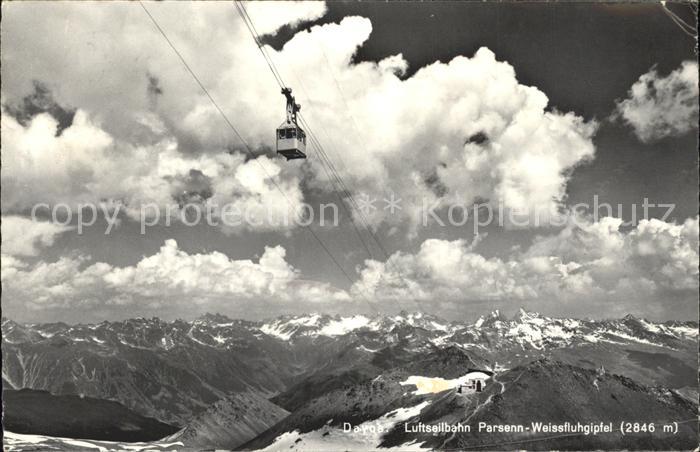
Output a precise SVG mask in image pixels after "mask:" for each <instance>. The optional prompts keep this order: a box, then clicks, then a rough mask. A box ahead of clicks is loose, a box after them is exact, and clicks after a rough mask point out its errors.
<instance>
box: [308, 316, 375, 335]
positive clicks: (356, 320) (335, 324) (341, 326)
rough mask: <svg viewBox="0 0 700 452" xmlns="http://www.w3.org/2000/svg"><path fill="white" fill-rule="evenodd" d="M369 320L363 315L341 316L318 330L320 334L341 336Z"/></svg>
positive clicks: (362, 325) (365, 324) (360, 326)
mask: <svg viewBox="0 0 700 452" xmlns="http://www.w3.org/2000/svg"><path fill="white" fill-rule="evenodd" d="M369 322H370V320H369V319H368V318H367V317H365V316H363V315H356V316H354V317H343V318H341V319H339V320H331V321H330V322H329V323H328V324H327V325H326V326H324V327H323V328H321V330H320V331H319V332H318V334H319V335H321V336H342V335H344V334H348V333H349V332H351V331H354V330H357V329H360V328H362V327H365V326H367V325H368V324H369Z"/></svg>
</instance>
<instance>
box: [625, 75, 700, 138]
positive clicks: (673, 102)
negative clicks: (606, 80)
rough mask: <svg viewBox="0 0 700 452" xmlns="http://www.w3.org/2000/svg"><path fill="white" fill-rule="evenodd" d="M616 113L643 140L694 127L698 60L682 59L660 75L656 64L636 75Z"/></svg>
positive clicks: (680, 133)
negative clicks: (681, 61) (675, 67)
mask: <svg viewBox="0 0 700 452" xmlns="http://www.w3.org/2000/svg"><path fill="white" fill-rule="evenodd" d="M615 116H616V117H619V118H622V119H623V120H624V121H625V122H626V123H627V124H629V125H630V126H632V128H633V129H634V133H635V135H637V137H638V138H639V139H640V140H641V141H642V142H645V143H649V142H652V141H656V140H659V139H661V138H664V137H668V136H678V135H683V134H685V133H688V132H689V131H691V130H694V129H695V127H696V126H697V124H698V63H697V62H695V61H684V62H683V64H681V66H680V67H679V68H678V69H676V70H674V71H673V72H671V73H670V74H668V75H667V76H665V77H663V76H661V75H659V73H658V72H657V70H656V69H655V68H652V69H651V70H649V72H647V73H645V74H643V75H642V76H641V77H639V80H637V81H636V82H635V83H634V85H632V88H630V90H629V93H628V96H627V98H626V99H624V100H622V101H619V102H618V103H617V108H616V112H615Z"/></svg>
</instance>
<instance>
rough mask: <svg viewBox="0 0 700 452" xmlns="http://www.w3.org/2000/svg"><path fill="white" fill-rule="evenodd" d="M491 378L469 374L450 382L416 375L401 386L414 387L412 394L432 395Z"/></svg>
mask: <svg viewBox="0 0 700 452" xmlns="http://www.w3.org/2000/svg"><path fill="white" fill-rule="evenodd" d="M489 378H491V377H490V376H489V375H487V374H485V373H483V372H469V373H468V374H466V375H462V376H461V377H459V378H454V379H452V380H445V379H444V378H440V377H421V376H418V375H411V376H410V377H408V378H407V379H406V380H404V381H402V382H401V383H399V384H401V385H414V386H416V388H417V389H416V390H415V391H413V394H416V395H421V394H434V393H438V392H442V391H447V390H448V389H454V388H456V387H457V386H461V385H466V384H467V382H468V381H469V380H476V379H478V380H488V379H489Z"/></svg>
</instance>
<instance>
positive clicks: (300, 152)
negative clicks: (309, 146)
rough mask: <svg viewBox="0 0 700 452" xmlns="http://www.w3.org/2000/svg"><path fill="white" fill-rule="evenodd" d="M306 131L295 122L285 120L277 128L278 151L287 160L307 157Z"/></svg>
mask: <svg viewBox="0 0 700 452" xmlns="http://www.w3.org/2000/svg"><path fill="white" fill-rule="evenodd" d="M305 152H306V133H305V132H304V130H302V128H301V127H299V126H297V125H296V124H293V123H288V122H286V121H285V122H284V123H283V124H282V125H281V126H279V127H278V128H277V153H278V154H281V155H283V156H284V158H286V159H287V160H293V159H305V158H306V154H305Z"/></svg>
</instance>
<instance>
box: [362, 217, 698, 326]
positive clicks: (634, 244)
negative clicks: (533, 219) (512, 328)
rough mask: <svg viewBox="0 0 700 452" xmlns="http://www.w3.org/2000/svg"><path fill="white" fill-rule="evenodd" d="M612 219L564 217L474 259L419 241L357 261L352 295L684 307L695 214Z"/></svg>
mask: <svg viewBox="0 0 700 452" xmlns="http://www.w3.org/2000/svg"><path fill="white" fill-rule="evenodd" d="M621 223H622V222H621V220H618V219H614V218H603V219H602V220H600V221H599V222H597V223H591V222H581V221H578V222H571V223H570V224H569V225H568V226H566V227H565V228H564V229H562V230H561V231H560V232H559V233H558V234H555V235H551V236H547V237H538V238H536V239H535V240H534V242H533V244H532V245H531V246H530V247H529V248H528V249H527V250H526V251H525V252H516V253H514V254H513V255H511V256H509V257H508V258H507V259H503V258H499V257H491V258H487V257H484V256H482V255H480V254H479V253H477V252H475V251H474V250H473V247H472V246H468V245H467V244H466V243H465V241H463V240H455V241H447V240H438V239H429V240H426V241H425V242H423V244H422V245H421V247H420V249H419V251H418V252H417V253H415V254H405V253H395V254H393V255H392V256H390V258H389V261H388V262H378V261H374V260H370V261H367V262H366V265H365V267H364V268H363V269H362V271H361V279H360V281H358V282H357V283H356V284H355V285H354V286H353V291H354V293H359V292H364V293H365V294H369V295H370V296H372V297H375V298H376V299H378V300H384V301H387V300H414V299H415V300H418V301H426V302H431V303H438V304H442V305H443V306H446V305H447V306H453V307H454V306H456V307H457V309H460V305H461V309H468V308H469V305H470V304H479V303H482V302H490V303H496V304H498V303H502V305H503V306H506V307H508V306H510V307H513V305H517V304H520V303H526V304H527V305H528V306H531V307H534V308H543V309H544V310H545V311H547V312H557V311H559V312H569V313H571V312H572V311H580V312H581V313H585V314H586V315H590V313H591V312H596V311H598V310H601V309H602V310H603V311H602V312H606V313H610V314H621V313H625V312H629V311H635V312H641V313H645V314H646V315H649V314H659V313H661V312H663V311H664V309H666V308H667V304H668V303H675V302H678V300H680V302H681V303H684V306H685V308H686V309H687V308H689V307H691V308H692V307H694V306H695V301H696V299H697V289H698V219H697V218H695V219H688V220H686V221H685V223H683V224H681V225H677V224H673V223H665V222H662V221H660V220H656V219H652V220H643V221H641V222H640V223H639V225H638V226H637V227H636V228H635V229H633V230H631V231H629V232H622V231H621V230H620V226H621ZM689 302H690V303H689Z"/></svg>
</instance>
